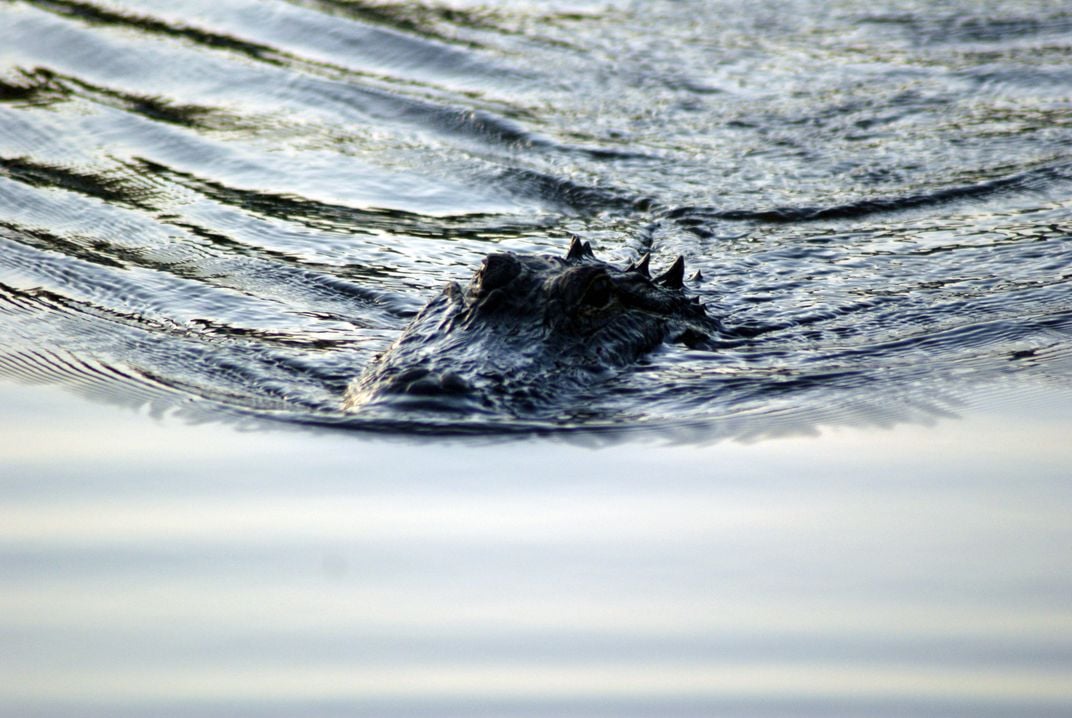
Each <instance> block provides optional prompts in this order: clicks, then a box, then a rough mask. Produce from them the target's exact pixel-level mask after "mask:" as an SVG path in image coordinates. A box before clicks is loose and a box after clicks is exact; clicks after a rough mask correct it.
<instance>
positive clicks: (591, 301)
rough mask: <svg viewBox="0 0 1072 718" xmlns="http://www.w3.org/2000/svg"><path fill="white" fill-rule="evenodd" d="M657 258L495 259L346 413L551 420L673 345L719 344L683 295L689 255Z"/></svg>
mask: <svg viewBox="0 0 1072 718" xmlns="http://www.w3.org/2000/svg"><path fill="white" fill-rule="evenodd" d="M649 262H650V256H649V255H647V254H645V255H644V256H643V257H642V258H641V259H640V260H639V261H637V262H635V263H634V264H631V265H630V266H628V267H626V268H625V269H619V268H617V267H614V266H613V265H611V264H608V263H606V262H602V261H599V260H598V259H596V258H595V254H594V252H593V251H592V248H591V245H590V244H589V243H588V242H581V241H580V239H578V238H576V237H574V238H573V241H572V243H571V244H570V248H569V252H568V253H567V254H566V257H565V258H559V257H548V256H520V255H517V254H514V253H510V252H505V253H495V254H491V255H489V256H488V257H487V258H486V259H485V260H484V262H483V265H482V267H481V268H480V270H479V271H478V272H477V273H476V274H475V275H474V276H473V278H472V281H471V282H470V283H469V286H468V287H467V288H465V289H462V288H461V286H460V285H458V284H457V283H456V282H451V283H449V284H447V286H446V288H445V289H444V290H443V291H442V293H440V294H439V295H438V296H437V297H436V298H435V299H433V300H432V301H431V302H429V303H428V304H427V305H426V306H425V307H424V309H422V310H421V312H420V313H419V314H418V315H417V317H416V318H415V319H414V320H413V322H412V323H410V325H409V326H408V327H407V328H406V329H405V330H404V331H403V333H402V336H401V337H400V338H399V339H398V340H397V341H396V342H395V343H394V344H393V345H392V346H391V347H390V348H389V349H388V350H387V351H386V352H385V353H384V354H382V355H381V356H379V357H377V358H376V360H375V361H374V362H373V365H372V366H371V367H370V369H369V370H368V371H366V372H365V374H364V375H363V376H362V377H361V378H360V379H359V380H358V381H357V382H355V384H354V386H353V387H352V389H351V391H350V392H349V394H348V396H347V399H346V404H345V405H346V408H347V409H348V410H351V411H362V412H375V411H383V410H387V411H391V412H397V411H400V410H401V411H405V412H411V413H412V412H474V413H480V414H490V415H495V416H497V417H501V418H509V417H517V418H533V417H541V418H542V417H546V416H549V415H554V414H555V413H556V411H557V410H558V409H560V408H561V407H563V406H569V405H570V404H571V403H572V402H573V401H575V397H576V396H577V394H578V390H579V389H581V388H584V387H588V386H590V385H592V384H594V383H597V382H600V381H602V380H605V379H606V378H607V377H608V376H611V375H613V373H614V372H616V371H618V370H621V369H624V368H626V367H628V366H629V365H631V364H634V363H636V362H637V361H639V360H641V359H642V358H643V357H644V356H645V355H646V354H648V353H650V352H651V351H653V350H654V349H656V348H657V347H658V346H660V345H661V344H663V343H664V342H673V343H679V344H683V345H685V346H687V347H689V348H693V349H698V348H702V347H709V346H711V345H712V343H713V341H714V339H715V337H716V336H718V335H720V334H723V333H725V332H724V329H723V327H722V324H721V323H720V322H719V321H718V320H717V319H715V318H712V317H710V316H708V315H707V312H706V311H705V308H704V306H703V305H702V304H701V303H700V301H699V299H698V298H697V297H688V296H687V295H686V294H685V291H684V273H685V265H684V259H683V258H682V257H678V258H677V260H676V261H675V262H674V263H673V265H671V266H670V268H669V269H667V270H666V271H665V272H664V273H662V274H660V275H658V276H657V277H654V278H653V277H652V276H651V273H650V271H649Z"/></svg>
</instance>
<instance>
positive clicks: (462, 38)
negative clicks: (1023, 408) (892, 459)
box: [0, 0, 1072, 435]
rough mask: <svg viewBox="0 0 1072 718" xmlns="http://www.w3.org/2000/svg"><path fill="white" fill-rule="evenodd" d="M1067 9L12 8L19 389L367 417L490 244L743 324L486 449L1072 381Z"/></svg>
mask: <svg viewBox="0 0 1072 718" xmlns="http://www.w3.org/2000/svg"><path fill="white" fill-rule="evenodd" d="M1070 142H1072V7H1069V6H1068V5H1067V4H1065V3H1055V2H959V3H958V2H939V3H935V2H922V1H921V2H883V3H874V2H871V3H863V2H860V3H854V2H837V3H827V2H796V3H749V4H741V3H735V2H725V3H722V2H706V3H677V2H635V3H626V2H608V3H568V4H567V3H538V2H502V3H495V4H483V3H475V2H474V3H468V2H467V3H450V4H447V3H442V4H439V3H422V4H413V3H362V2H344V1H342V0H307V1H301V0H294V1H293V2H262V1H256V2H254V1H253V0H249V1H248V2H242V1H236V2H230V1H229V2H199V1H197V0H191V1H190V2H176V1H175V0H170V1H169V2H153V1H151V0H150V1H146V2H121V3H112V2H109V3H89V2H70V1H65V0H55V1H53V0H40V1H24V0H16V1H13V2H12V1H8V2H2V3H0V372H3V373H4V374H5V375H7V376H10V377H16V378H19V379H26V380H31V381H35V382H46V383H55V384H60V385H63V386H67V387H73V388H75V389H77V390H78V391H80V392H84V393H88V394H92V395H94V396H98V397H101V398H104V399H106V400H108V401H113V402H121V403H131V404H138V405H141V404H146V403H148V404H149V405H150V406H152V407H153V408H154V409H155V410H157V411H170V410H175V409H178V410H179V411H180V412H184V413H185V414H187V415H190V416H228V415H230V416H251V417H275V418H280V419H283V420H285V421H294V422H301V423H326V424H341V425H346V426H353V427H359V428H366V429H390V430H396V429H401V430H404V431H420V430H433V431H437V430H442V429H444V428H446V427H444V426H442V425H438V424H435V423H431V424H430V423H427V422H422V421H414V420H410V419H408V418H407V417H404V416H402V417H399V418H398V421H385V420H382V419H377V420H371V419H367V418H365V417H362V416H361V414H360V413H357V414H351V413H347V412H344V411H343V410H342V408H341V407H342V400H343V396H344V394H345V391H346V388H347V386H348V384H349V383H350V382H351V381H353V380H354V379H355V378H356V377H357V376H358V375H360V373H361V371H362V369H363V367H364V366H366V364H367V363H368V362H369V361H370V359H371V358H372V357H373V356H375V355H376V353H378V352H380V351H382V350H384V349H385V348H386V347H387V346H388V345H389V344H390V342H391V341H392V340H393V339H394V338H395V337H397V336H398V334H399V332H400V330H401V329H402V327H403V326H404V325H405V324H406V322H407V321H408V319H409V318H410V317H411V316H412V315H413V313H414V312H415V311H416V310H417V309H419V308H420V306H421V305H422V304H423V303H424V302H425V301H427V300H428V299H429V298H430V297H432V296H433V295H434V294H435V293H436V292H437V291H438V288H439V287H440V286H441V285H442V284H443V283H444V282H445V281H447V280H461V281H465V280H466V279H467V278H468V276H469V274H470V273H471V272H472V271H473V269H475V268H476V267H477V266H478V265H479V263H480V260H481V258H482V257H483V256H484V255H485V254H487V253H488V252H490V251H494V250H496V249H497V248H507V249H509V250H511V251H516V252H526V253H528V252H533V253H561V252H562V251H563V250H564V248H565V246H566V242H567V238H568V236H569V234H570V233H574V234H577V235H580V236H581V237H582V238H584V239H586V240H588V241H591V242H592V244H593V245H594V246H595V247H596V249H597V253H598V254H599V255H600V256H601V257H602V258H605V259H608V260H610V261H614V262H620V263H625V262H628V261H631V260H633V259H636V258H637V257H638V256H639V255H640V254H642V253H644V252H647V251H650V252H651V253H652V255H653V265H654V266H656V267H659V266H665V265H666V264H669V262H670V261H671V260H672V259H673V258H674V257H675V256H676V255H678V254H682V255H684V256H685V258H686V261H687V263H688V266H689V267H690V270H691V269H699V270H701V272H702V274H703V279H702V280H701V281H700V282H698V283H693V285H692V289H693V290H694V291H695V292H696V293H698V294H699V295H701V296H702V297H703V299H704V301H705V302H706V303H707V304H708V305H709V307H710V311H711V313H712V314H715V315H717V316H719V317H722V318H723V321H724V322H725V323H726V324H727V326H730V327H746V328H752V329H761V330H763V332H762V333H761V334H758V335H757V336H756V338H755V339H754V340H753V341H750V342H747V343H744V344H741V345H739V346H735V347H732V348H727V349H724V350H722V351H719V352H704V351H691V350H687V349H684V348H680V347H665V348H664V349H663V350H661V351H660V352H658V353H656V354H655V355H653V356H652V357H650V359H649V360H648V361H646V362H645V363H643V364H642V365H640V366H638V367H636V368H635V369H634V370H631V371H627V372H624V373H622V374H621V375H619V376H616V377H613V378H612V379H610V380H609V381H607V382H606V383H603V384H600V385H599V386H595V387H593V388H592V390H591V392H590V394H589V395H586V396H583V397H576V399H575V400H574V398H565V400H564V402H563V406H562V411H561V414H560V416H558V417H556V418H555V419H554V420H540V421H538V422H533V421H531V420H530V419H529V418H527V417H525V416H518V417H515V418H514V419H511V420H504V421H499V422H497V423H491V424H489V423H487V420H479V419H475V418H474V419H472V420H468V421H467V420H461V421H460V425H457V424H456V425H455V426H453V427H451V428H455V429H457V428H463V429H466V430H471V431H476V432H490V431H500V430H508V429H518V428H520V429H522V430H526V431H528V430H548V429H555V428H567V429H570V428H578V427H586V428H598V427H634V426H669V425H674V426H686V425H688V426H699V427H702V431H704V432H714V433H715V434H721V435H742V434H749V433H762V432H766V431H771V430H776V429H778V428H779V427H783V426H798V425H809V424H814V423H817V422H834V423H857V422H867V423H878V424H886V423H890V422H894V421H898V420H902V419H910V418H915V417H920V416H928V415H933V414H935V413H942V412H945V411H947V410H948V409H949V408H950V407H955V406H957V405H958V404H960V403H961V402H964V401H970V400H971V399H972V398H973V397H974V396H976V395H978V394H979V393H987V392H990V393H993V392H999V391H1001V390H1002V389H1001V387H1002V386H1003V380H1004V379H1005V378H1006V377H1009V376H1016V377H1019V378H1025V377H1027V378H1030V381H1032V382H1036V380H1037V385H1038V386H1040V387H1043V388H1044V387H1045V386H1047V385H1049V384H1050V383H1053V382H1058V383H1063V384H1065V385H1067V377H1068V376H1069V374H1068V369H1069V358H1070V355H1072V290H1070V288H1069V280H1070V278H1072V242H1070V239H1069V236H1070V228H1072V153H1070V146H1072V145H1070Z"/></svg>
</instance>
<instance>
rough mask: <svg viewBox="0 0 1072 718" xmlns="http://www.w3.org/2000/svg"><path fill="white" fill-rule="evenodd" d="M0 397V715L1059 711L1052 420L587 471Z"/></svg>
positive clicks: (653, 451)
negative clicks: (201, 707) (111, 708)
mask: <svg viewBox="0 0 1072 718" xmlns="http://www.w3.org/2000/svg"><path fill="white" fill-rule="evenodd" d="M1011 394H1013V393H1012V392H1010V395H1011ZM0 396H2V398H3V402H2V405H3V406H5V407H6V410H5V411H4V412H3V413H0V447H2V450H3V456H4V462H5V475H4V480H3V486H2V492H0V577H2V578H0V585H2V590H0V632H3V633H4V634H5V635H12V636H20V637H23V639H25V640H16V641H13V642H9V643H7V644H6V645H5V651H6V653H5V656H6V657H7V659H8V660H9V661H11V662H12V668H11V669H10V670H7V671H4V672H3V674H2V676H0V696H3V699H2V700H3V701H6V702H7V703H8V704H12V703H18V702H19V701H22V702H24V703H26V704H28V705H34V706H44V705H51V704H52V703H55V702H64V701H89V702H92V703H99V704H109V705H120V704H122V705H131V704H133V703H142V704H144V705H152V706H154V707H156V708H161V709H163V708H166V707H168V706H172V705H175V704H179V703H184V702H188V701H194V702H203V703H204V704H206V705H208V704H213V705H214V704H216V703H219V704H221V705H222V704H226V705H227V706H230V707H231V708H233V707H234V706H236V705H237V706H245V705H246V704H248V705H249V706H251V707H250V708H249V711H248V712H251V713H253V714H257V710H260V709H259V708H256V706H261V707H263V706H266V705H268V704H278V703H286V704H287V705H288V706H291V707H292V708H294V707H295V706H296V708H294V712H300V713H303V714H304V713H306V712H307V711H306V710H305V709H306V708H310V710H312V706H313V705H314V704H318V702H322V701H325V700H331V701H338V702H340V703H341V704H346V705H347V706H349V705H350V704H354V705H357V704H364V703H366V702H368V701H373V702H375V701H384V702H385V704H384V705H385V706H386V707H385V713H386V714H394V713H397V714H399V715H402V714H406V715H408V714H410V713H411V712H412V710H413V706H416V705H417V704H419V703H420V702H421V701H426V702H432V703H436V702H442V701H447V702H449V701H458V702H461V703H460V704H465V705H472V706H476V705H482V704H484V703H489V704H490V703H497V704H499V705H503V704H506V705H515V704H516V705H517V706H527V707H528V708H529V709H531V710H535V711H538V712H543V713H548V712H554V711H555V710H556V708H555V707H556V706H557V707H561V705H563V704H569V705H574V704H575V705H576V706H578V708H577V710H578V711H580V712H585V711H586V710H588V709H589V708H591V707H592V706H593V705H596V704H598V705H604V706H605V705H611V704H613V705H620V706H621V708H622V712H624V713H626V714H628V712H629V710H631V709H632V708H634V707H636V706H639V705H641V704H643V705H646V706H648V707H651V706H655V707H657V708H658V711H659V713H660V714H661V715H673V714H674V711H675V710H676V708H675V706H679V705H680V702H681V701H693V702H694V705H696V706H699V707H700V708H701V709H702V710H704V712H705V713H707V712H711V711H716V712H717V711H719V710H723V712H727V711H728V712H733V713H734V714H743V715H751V714H753V712H755V714H763V713H762V711H761V709H760V707H759V706H760V705H761V704H762V705H769V701H770V700H772V696H777V697H778V698H779V700H782V701H785V705H792V706H799V705H802V704H803V703H807V702H809V701H816V702H818V703H817V705H824V706H827V707H829V706H842V707H844V706H846V705H848V706H862V705H864V704H866V705H871V706H873V705H888V704H892V703H896V702H898V701H915V702H916V704H915V705H916V708H917V709H918V710H915V709H914V710H913V713H914V714H916V715H920V714H922V715H930V714H935V715H937V714H940V713H941V711H942V710H948V707H949V705H950V702H957V703H971V704H972V705H976V706H981V707H983V708H986V709H993V710H1004V709H1005V708H1007V707H1009V706H1014V707H1015V708H1016V709H1017V710H1023V711H1025V713H1027V714H1031V713H1032V710H1031V709H1032V707H1033V706H1037V705H1046V706H1054V707H1055V710H1056V709H1057V708H1059V707H1062V706H1067V705H1069V704H1070V703H1072V692H1070V691H1069V687H1068V686H1069V684H1068V681H1067V680H1066V679H1067V676H1066V675H1065V673H1066V671H1065V670H1064V664H1063V659H1062V656H1064V655H1065V653H1066V652H1067V650H1068V647H1069V646H1070V645H1072V622H1070V619H1069V615H1068V611H1067V605H1066V603H1067V602H1066V601H1065V597H1066V596H1067V595H1068V592H1069V590H1070V586H1069V585H1068V584H1069V580H1070V579H1069V577H1070V576H1072V564H1070V560H1072V559H1070V557H1069V555H1068V553H1067V552H1066V551H1060V550H1057V548H1058V547H1060V546H1064V545H1067V543H1068V541H1069V540H1070V538H1072V536H1070V534H1072V521H1070V520H1069V518H1070V517H1069V507H1068V503H1067V501H1066V500H1064V499H1065V498H1067V497H1066V494H1067V486H1066V484H1067V481H1066V479H1067V466H1068V461H1069V447H1068V443H1067V440H1066V439H1067V436H1068V435H1069V429H1070V427H1069V426H1068V421H1069V417H1068V416H1067V411H1066V407H1067V406H1068V397H1067V395H1065V394H1062V395H1061V396H1060V397H1058V396H1053V395H1051V396H1048V397H1047V396H1040V395H1030V396H1026V395H1024V394H1022V393H1021V394H1020V396H1019V397H1018V398H1016V399H1015V400H1011V399H1010V401H1009V402H1008V403H1003V404H997V405H991V406H988V407H987V408H985V409H981V410H980V409H971V410H966V411H965V418H963V419H960V420H956V421H941V422H938V423H936V424H934V425H931V426H922V425H916V424H909V425H903V424H902V425H898V426H896V427H894V428H893V429H889V430H880V431H875V430H870V429H863V428H849V427H843V428H839V429H829V428H823V429H822V430H821V432H820V433H819V435H818V436H816V437H801V436H796V437H792V438H781V439H769V440H766V441H763V442H758V443H742V442H731V441H725V442H721V443H718V444H717V445H714V446H706V447H701V446H696V445H692V444H689V445H681V446H655V445H650V444H646V443H643V442H626V443H620V444H618V445H616V446H614V447H612V448H610V449H607V450H601V451H592V450H590V449H587V448H582V447H573V446H569V445H565V444H562V443H559V442H554V441H550V442H549V441H546V440H542V439H536V440H534V439H524V440H514V441H503V442H497V443H492V444H488V443H479V444H476V445H469V444H466V443H464V442H447V443H444V442H429V441H420V440H409V441H400V440H397V439H395V440H391V441H375V440H372V441H370V440H368V439H367V438H360V436H358V435H354V434H352V433H340V432H316V431H304V432H299V431H290V430H260V431H238V430H235V429H233V428H230V427H227V426H221V425H219V424H218V423H210V424H205V425H190V424H187V423H183V422H181V421H178V420H176V419H175V418H165V419H164V420H162V421H158V420H151V419H148V418H147V417H145V416H144V415H141V414H135V413H129V412H122V411H116V410H115V409H112V408H109V407H106V406H102V405H100V404H95V403H90V402H84V401H81V400H77V399H72V398H71V397H70V396H69V395H68V394H66V393H65V392H62V391H59V390H56V389H49V388H43V387H24V386H18V385H13V384H3V385H0ZM34 437H37V443H36V445H34V443H33V441H34ZM1011 479H1015V480H1011ZM586 707H587V708H586ZM737 708H740V710H739V711H738V710H736V709H737ZM154 710H155V708H154ZM266 710H267V709H266ZM518 710H521V708H520V707H519V708H518ZM507 712H509V711H507Z"/></svg>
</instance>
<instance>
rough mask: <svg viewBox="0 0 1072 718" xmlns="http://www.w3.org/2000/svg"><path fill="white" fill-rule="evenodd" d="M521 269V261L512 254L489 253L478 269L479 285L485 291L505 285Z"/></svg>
mask: <svg viewBox="0 0 1072 718" xmlns="http://www.w3.org/2000/svg"><path fill="white" fill-rule="evenodd" d="M520 271H521V263H520V262H518V261H517V258H516V257H515V256H514V255H512V254H489V255H488V256H487V258H486V259H485V260H484V267H483V268H482V269H481V270H480V287H481V289H483V290H484V291H485V292H490V291H491V290H493V289H498V288H499V287H502V286H504V285H506V284H507V283H508V282H509V281H510V280H512V279H513V278H514V277H516V276H517V275H518V273H520Z"/></svg>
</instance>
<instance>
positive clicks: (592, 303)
mask: <svg viewBox="0 0 1072 718" xmlns="http://www.w3.org/2000/svg"><path fill="white" fill-rule="evenodd" d="M613 298H614V287H613V286H612V285H611V283H610V280H609V279H607V278H606V277H604V276H599V277H596V278H595V279H593V280H592V281H591V282H589V284H588V288H587V289H585V290H584V296H583V297H581V304H582V305H583V306H585V307H590V308H592V309H602V308H603V307H605V306H607V305H608V304H610V303H611V300H612V299H613Z"/></svg>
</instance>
